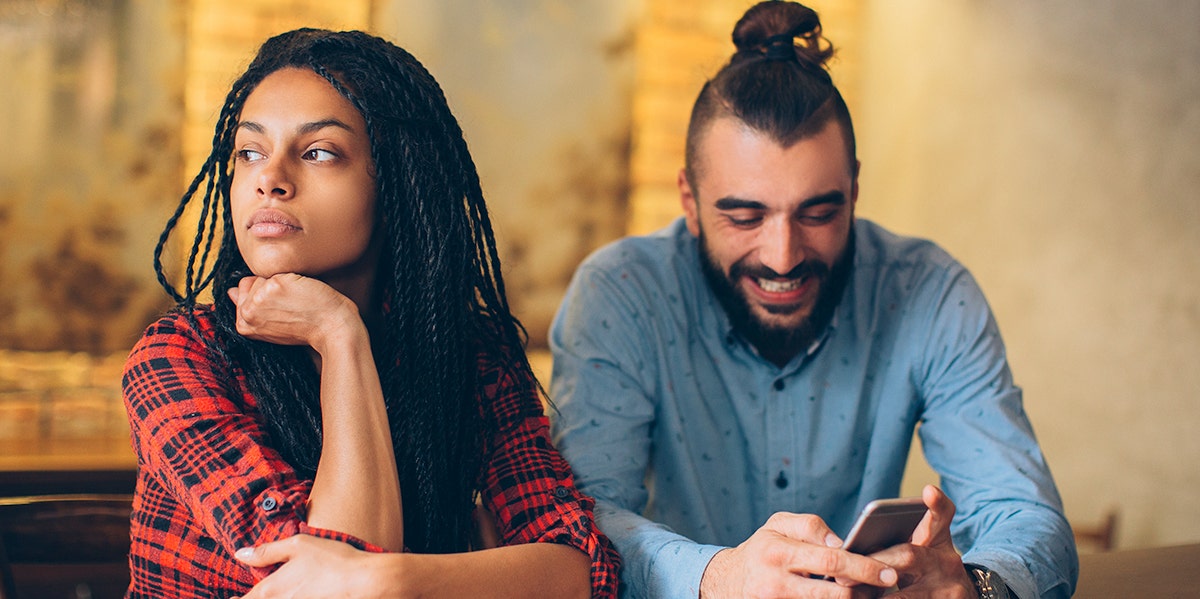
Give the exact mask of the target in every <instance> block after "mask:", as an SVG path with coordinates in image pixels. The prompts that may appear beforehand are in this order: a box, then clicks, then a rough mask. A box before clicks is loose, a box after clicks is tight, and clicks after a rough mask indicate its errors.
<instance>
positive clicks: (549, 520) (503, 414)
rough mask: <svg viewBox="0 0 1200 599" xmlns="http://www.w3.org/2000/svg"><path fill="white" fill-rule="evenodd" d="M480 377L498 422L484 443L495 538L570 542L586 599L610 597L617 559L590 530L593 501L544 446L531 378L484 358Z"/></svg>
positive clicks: (544, 424)
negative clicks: (587, 575) (583, 557)
mask: <svg viewBox="0 0 1200 599" xmlns="http://www.w3.org/2000/svg"><path fill="white" fill-rule="evenodd" d="M480 376H481V377H482V378H483V380H484V391H485V394H486V396H485V400H484V401H485V405H489V406H491V408H492V414H493V416H494V418H495V419H496V423H497V425H498V426H497V428H498V434H497V435H496V437H495V438H494V439H492V440H491V443H489V447H490V448H491V450H490V455H489V456H488V460H487V463H486V465H485V472H484V481H483V483H484V484H483V492H482V497H483V505H484V506H485V507H487V508H488V509H489V510H490V511H491V512H492V513H493V514H494V515H495V516H496V523H497V527H498V529H499V532H500V537H501V543H502V544H503V545H515V544H521V543H559V544H563V545H569V546H571V547H575V548H576V549H579V550H580V551H582V552H584V553H585V554H587V555H588V556H590V557H591V559H592V568H591V577H592V597H594V598H596V599H601V598H604V599H615V598H616V596H617V570H618V568H619V567H620V563H621V559H620V557H619V556H618V555H617V552H616V549H614V548H613V545H612V543H611V542H609V540H608V538H607V537H605V536H604V534H603V533H601V532H600V529H599V528H597V527H596V524H595V520H594V518H593V513H592V509H593V506H594V503H595V502H594V500H593V499H592V498H590V497H588V496H586V495H583V494H582V493H580V492H579V490H578V489H577V488H576V487H575V480H574V476H573V475H572V474H571V468H570V466H569V465H567V462H566V460H564V459H563V458H562V456H561V455H559V453H558V451H557V450H556V449H554V446H553V445H552V444H551V443H550V433H549V421H548V420H547V419H546V416H545V414H544V413H543V410H542V404H541V401H540V400H539V396H538V391H537V386H536V384H535V382H534V381H533V379H532V378H527V377H519V376H517V375H516V374H514V373H513V372H512V371H511V370H507V369H505V368H504V367H503V366H502V365H501V364H500V363H497V362H496V361H491V360H488V359H486V358H481V360H480Z"/></svg>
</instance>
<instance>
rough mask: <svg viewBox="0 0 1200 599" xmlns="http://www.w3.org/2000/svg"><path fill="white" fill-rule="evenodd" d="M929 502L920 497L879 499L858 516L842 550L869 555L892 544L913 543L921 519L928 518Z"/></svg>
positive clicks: (869, 504)
mask: <svg viewBox="0 0 1200 599" xmlns="http://www.w3.org/2000/svg"><path fill="white" fill-rule="evenodd" d="M926 511H928V508H926V507H925V502H924V501H922V500H921V498H920V497H902V498H900V499H876V500H875V501H872V502H871V503H868V504H867V506H866V507H864V508H863V510H862V512H861V513H859V515H858V520H857V521H856V522H855V523H854V527H853V528H851V529H850V534H848V535H846V542H845V543H844V544H843V545H842V548H843V549H845V550H846V551H850V552H853V553H859V554H862V555H869V554H871V553H875V552H876V551H880V550H882V549H887V548H888V547H891V546H892V545H898V544H900V543H907V542H909V541H910V540H912V533H913V531H914V530H916V529H917V524H919V523H920V522H921V518H924V517H925V512H926Z"/></svg>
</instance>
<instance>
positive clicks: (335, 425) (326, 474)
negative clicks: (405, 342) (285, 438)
mask: <svg viewBox="0 0 1200 599" xmlns="http://www.w3.org/2000/svg"><path fill="white" fill-rule="evenodd" d="M314 349H316V350H317V352H318V354H320V356H321V359H320V370H321V418H322V447H321V459H320V462H319V463H318V465H317V474H316V477H315V479H314V481H313V488H312V493H311V495H310V496H309V514H308V524H309V525H310V526H314V527H317V528H325V529H330V530H337V531H340V532H344V533H346V534H350V535H353V536H355V537H358V538H360V539H362V540H364V541H367V542H369V543H372V544H375V545H378V546H380V547H382V548H384V549H387V550H389V551H400V550H401V549H402V548H403V546H404V533H403V529H404V526H403V524H404V523H403V514H402V510H401V499H400V483H399V480H398V476H397V473H396V459H395V454H394V451H393V448H392V436H391V428H390V426H389V424H388V416H387V410H386V408H385V407H384V402H383V390H382V388H381V387H380V383H379V375H378V372H377V370H376V368H375V361H374V359H373V358H372V355H371V344H370V340H369V338H368V336H367V333H366V328H365V326H363V325H362V323H361V321H351V322H350V323H348V324H346V325H345V326H344V327H341V328H338V329H335V330H334V331H332V332H331V333H330V335H329V337H328V339H326V340H325V342H324V343H322V344H321V346H320V347H315V348H314Z"/></svg>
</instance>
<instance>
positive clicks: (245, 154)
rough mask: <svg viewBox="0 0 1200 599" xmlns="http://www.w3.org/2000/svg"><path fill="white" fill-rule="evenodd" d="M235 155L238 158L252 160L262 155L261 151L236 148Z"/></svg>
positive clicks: (246, 160) (259, 158)
mask: <svg viewBox="0 0 1200 599" xmlns="http://www.w3.org/2000/svg"><path fill="white" fill-rule="evenodd" d="M237 157H238V160H242V161H245V162H254V161H255V160H261V159H262V157H263V155H262V152H256V151H254V150H238V151H237Z"/></svg>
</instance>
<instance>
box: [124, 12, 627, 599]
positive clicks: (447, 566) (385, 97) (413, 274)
mask: <svg viewBox="0 0 1200 599" xmlns="http://www.w3.org/2000/svg"><path fill="white" fill-rule="evenodd" d="M201 189H203V192H201V191H200V190H201ZM197 199H198V200H199V204H200V205H199V222H198V225H197V229H196V233H195V237H194V239H193V240H192V243H191V246H190V247H191V250H190V252H189V254H188V261H187V269H186V274H185V277H184V282H183V289H182V290H177V289H175V287H173V286H172V285H171V284H170V283H169V282H168V280H167V277H166V275H165V274H164V272H163V267H162V261H161V254H162V249H163V247H164V245H165V243H166V241H167V239H168V237H169V235H170V233H171V232H172V231H173V230H174V229H175V228H176V225H177V224H178V222H179V219H180V216H181V215H182V214H183V212H184V210H185V208H186V207H187V206H188V204H190V203H191V202H192V201H193V200H197ZM214 245H216V246H217V247H216V256H215V259H211V260H210V253H211V251H212V249H213V246H214ZM210 263H211V266H210ZM155 268H156V271H157V273H158V277H159V281H160V282H161V283H162V284H163V286H164V288H166V289H167V291H168V292H169V293H170V294H171V295H172V296H173V297H174V298H175V300H176V301H177V302H178V306H177V308H176V309H175V310H174V311H172V312H171V313H170V314H168V315H167V316H165V317H163V318H162V319H160V320H159V321H158V322H156V323H155V324H153V325H151V326H150V327H149V328H148V329H147V330H146V333H145V335H144V336H143V337H142V339H141V341H140V342H139V343H138V344H137V346H136V347H135V348H134V349H133V351H132V353H131V355H130V357H129V361H128V363H127V364H126V369H125V376H124V381H123V384H124V391H125V401H126V407H127V410H128V413H129V419H130V424H131V432H132V435H133V442H134V448H135V450H136V452H137V454H138V463H139V469H138V487H137V497H136V500H135V505H134V514H133V518H132V531H131V535H132V541H133V542H132V548H131V551H130V566H131V571H132V579H133V580H132V584H131V586H130V590H129V596H131V597H210V596H211V597H229V596H233V595H240V594H242V593H246V592H248V591H250V589H251V587H252V586H253V585H255V583H258V582H259V581H263V582H261V583H259V585H258V587H257V588H255V589H254V591H253V594H252V596H254V597H267V596H275V595H276V594H284V593H292V592H295V591H296V589H303V591H304V592H305V593H308V594H309V595H311V596H322V595H328V594H332V593H334V592H337V593H340V594H349V595H352V596H370V595H371V594H386V595H387V596H408V595H416V594H424V595H430V596H447V597H462V596H514V597H531V596H538V595H539V594H543V595H544V596H547V597H559V596H587V595H588V594H589V593H591V594H592V595H593V596H597V597H614V596H615V594H616V589H615V587H616V575H615V572H616V568H617V564H618V558H617V557H616V554H615V553H614V552H613V550H612V548H611V545H610V544H609V542H608V540H607V539H605V538H604V537H603V536H602V535H601V534H600V533H599V531H598V530H597V529H596V528H595V527H594V525H593V524H592V514H591V510H592V502H591V500H590V499H588V498H586V497H583V496H582V495H580V494H579V493H578V492H577V491H576V490H575V488H574V482H573V480H572V477H571V474H570V469H569V467H568V466H567V465H566V463H565V462H564V461H563V460H562V458H561V457H560V456H559V455H558V454H557V452H555V450H554V449H553V448H552V446H551V445H550V442H549V438H548V436H547V432H546V420H545V418H544V416H543V415H542V412H541V404H540V402H539V401H538V398H539V395H538V394H539V386H538V384H537V382H536V380H535V379H534V377H533V375H532V373H531V371H530V368H529V363H528V361H527V359H526V357H525V354H524V351H523V349H522V333H521V331H520V328H519V324H518V323H517V322H516V320H515V319H514V318H513V317H512V315H511V314H510V312H509V308H508V304H507V302H506V301H505V297H504V284H503V281H502V280H501V276H500V263H499V259H498V258H497V255H496V246H495V239H494V237H493V235H492V231H491V225H490V223H489V221H488V216H487V210H486V208H485V206H484V202H483V197H482V193H481V191H480V185H479V179H478V175H477V174H476V170H475V166H474V163H473V162H472V160H471V157H470V155H469V154H468V152H467V147H466V143H465V142H464V141H463V138H462V132H461V130H460V129H459V127H458V124H457V122H456V120H455V119H454V117H453V115H451V113H450V110H449V108H448V107H447V105H446V101H445V98H444V96H443V95H442V92H441V89H440V88H439V86H438V85H437V83H436V82H435V81H434V80H433V78H432V77H431V76H430V75H429V73H428V72H426V71H425V69H424V68H423V67H422V66H421V64H420V63H419V62H417V60H416V59H414V58H413V57H412V56H411V55H409V54H408V53H407V52H405V51H404V50H402V49H400V48H398V47H396V46H394V45H392V44H390V43H388V42H386V41H384V40H381V39H379V38H376V37H373V36H369V35H366V34H364V33H361V32H341V33H334V32H329V31H319V30H311V29H304V30H297V31H292V32H289V33H285V34H282V35H279V36H276V37H274V38H271V39H270V40H268V41H267V42H266V43H265V44H264V45H263V46H262V48H261V49H260V50H259V53H258V56H257V57H256V58H255V60H254V61H253V63H251V65H250V66H249V68H248V69H247V71H246V73H245V74H243V75H242V76H241V78H239V79H238V80H237V81H236V82H235V83H234V85H233V89H232V90H231V91H230V92H229V95H228V96H227V99H226V101H225V105H224V107H223V108H222V109H221V114H220V117H219V119H218V122H217V127H216V135H215V136H214V138H213V149H212V153H211V154H210V156H209V158H208V160H207V161H206V163H205V165H204V167H203V169H202V170H201V172H200V174H199V175H198V176H197V177H196V178H195V179H194V180H193V182H192V184H191V186H190V187H189V188H188V191H187V192H186V193H185V194H184V196H183V199H182V200H181V202H180V204H179V206H178V208H177V209H176V211H175V214H174V216H172V218H171V219H170V220H169V221H168V223H167V226H166V229H165V230H164V232H163V234H162V237H161V238H160V240H159V245H158V248H157V250H156V252H155ZM210 287H211V289H212V290H213V297H214V301H213V303H212V304H211V305H208V304H202V303H200V299H199V298H200V296H201V293H202V292H204V291H205V290H206V289H208V288H210ZM477 498H478V500H479V502H480V503H481V504H482V506H483V507H484V508H486V509H487V511H488V512H490V513H491V514H494V516H495V527H496V532H497V533H498V535H499V544H500V545H501V546H500V547H498V548H494V549H488V550H484V551H477V552H474V553H467V550H468V549H469V548H470V547H469V545H470V540H471V538H472V537H473V536H477V535H478V534H479V533H486V532H488V531H487V530H480V529H478V528H477V527H475V526H474V525H473V520H472V512H473V508H474V507H475V504H476V499H477ZM260 545H261V547H258V548H257V549H252V547H254V546H260ZM239 549H241V551H238V550H239ZM381 552H386V553H381ZM235 553H236V555H237V557H236V558H235ZM239 559H240V560H242V561H239ZM243 562H245V563H243ZM281 562H282V565H281V566H280V565H279V564H280V563H281ZM271 572H274V574H271ZM268 574H270V575H269V576H268ZM264 577H265V581H264V580H263V579H264Z"/></svg>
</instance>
